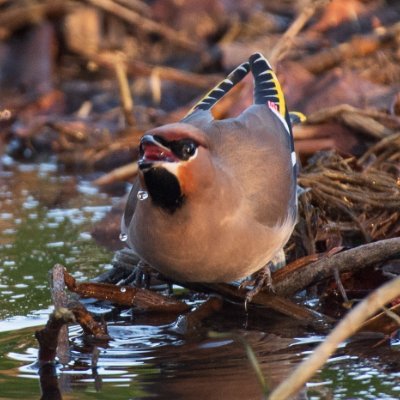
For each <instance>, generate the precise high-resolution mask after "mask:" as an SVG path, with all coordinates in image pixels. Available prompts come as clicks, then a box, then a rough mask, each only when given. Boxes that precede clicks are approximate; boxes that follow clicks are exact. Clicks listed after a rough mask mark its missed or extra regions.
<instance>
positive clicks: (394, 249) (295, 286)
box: [272, 238, 400, 296]
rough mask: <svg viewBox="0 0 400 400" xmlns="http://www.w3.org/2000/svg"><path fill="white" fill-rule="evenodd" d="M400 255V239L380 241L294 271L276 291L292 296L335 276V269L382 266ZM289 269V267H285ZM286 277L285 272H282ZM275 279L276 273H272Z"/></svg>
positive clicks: (341, 270) (278, 285) (279, 284)
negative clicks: (381, 264) (380, 264)
mask: <svg viewBox="0 0 400 400" xmlns="http://www.w3.org/2000/svg"><path fill="white" fill-rule="evenodd" d="M399 256H400V238H393V239H386V240H380V241H378V242H374V243H368V244H365V245H362V246H358V247H355V248H353V249H350V250H346V251H343V252H341V253H338V254H334V255H332V256H328V257H325V258H323V259H321V260H319V261H316V262H315V263H312V264H308V265H307V266H306V267H305V268H301V269H298V270H295V271H292V272H291V274H290V275H288V276H287V278H285V279H283V280H281V281H280V280H279V278H278V277H279V275H278V277H277V278H278V279H277V280H276V281H274V286H275V292H276V293H278V294H280V295H281V296H290V295H293V294H294V293H296V292H298V291H299V290H304V289H305V288H307V287H309V286H310V285H311V284H315V283H317V282H319V281H321V280H322V279H326V278H329V277H333V270H334V269H335V268H338V269H339V271H340V272H345V271H351V272H353V273H354V272H355V271H357V270H359V269H362V268H366V267H368V266H370V265H379V263H382V262H384V261H386V260H388V259H390V258H395V257H399ZM284 268H285V267H284ZM280 274H281V276H282V274H283V273H282V272H281V273H280ZM272 279H274V275H272Z"/></svg>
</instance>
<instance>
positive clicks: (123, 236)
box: [119, 232, 128, 242]
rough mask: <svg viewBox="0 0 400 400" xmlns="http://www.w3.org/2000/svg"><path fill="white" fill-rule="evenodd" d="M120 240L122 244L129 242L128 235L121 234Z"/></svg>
mask: <svg viewBox="0 0 400 400" xmlns="http://www.w3.org/2000/svg"><path fill="white" fill-rule="evenodd" d="M119 240H120V241H121V242H126V241H127V240H128V235H127V234H126V233H122V232H121V233H120V234H119Z"/></svg>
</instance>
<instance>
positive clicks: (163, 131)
mask: <svg viewBox="0 0 400 400" xmlns="http://www.w3.org/2000/svg"><path fill="white" fill-rule="evenodd" d="M138 164H139V178H140V181H141V184H142V186H143V188H144V189H145V190H147V191H148V193H149V195H150V197H151V200H152V202H153V203H154V204H155V205H157V206H159V207H161V208H162V209H164V210H166V211H168V212H171V213H173V212H174V211H176V210H177V209H179V208H180V207H181V206H182V205H183V204H184V202H185V201H186V200H187V198H188V197H194V196H198V195H199V193H200V192H201V190H202V189H203V188H204V187H206V186H207V184H208V183H209V182H210V181H211V180H212V179H213V166H212V162H211V158H210V151H209V141H208V139H207V137H206V135H205V134H204V132H203V131H201V130H200V129H198V128H196V127H195V126H193V125H190V124H187V123H176V124H169V125H164V126H162V127H159V128H155V129H153V130H151V131H149V132H147V133H146V134H145V135H144V136H143V137H142V139H141V141H140V153H139V160H138Z"/></svg>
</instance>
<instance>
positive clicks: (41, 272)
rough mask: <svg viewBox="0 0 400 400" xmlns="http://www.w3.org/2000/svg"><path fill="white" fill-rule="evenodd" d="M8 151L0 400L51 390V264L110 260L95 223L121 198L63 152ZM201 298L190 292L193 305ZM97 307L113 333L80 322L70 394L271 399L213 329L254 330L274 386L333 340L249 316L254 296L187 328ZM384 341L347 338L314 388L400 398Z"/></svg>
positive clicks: (97, 269)
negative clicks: (46, 344)
mask: <svg viewBox="0 0 400 400" xmlns="http://www.w3.org/2000/svg"><path fill="white" fill-rule="evenodd" d="M2 161H3V167H2V169H1V170H0V382H1V384H0V399H21V398H29V399H33V398H40V385H39V377H38V374H37V366H36V365H35V361H36V358H37V342H36V339H35V337H34V332H35V330H37V329H39V327H40V326H42V325H44V324H45V322H46V321H47V317H48V314H49V312H50V311H51V309H52V308H51V301H50V290H49V285H48V271H49V270H50V268H51V267H52V266H53V265H54V264H55V263H62V264H64V265H66V266H67V268H68V270H69V271H70V272H71V273H72V274H73V275H74V277H75V278H77V279H78V280H87V279H89V278H91V277H93V276H96V275H98V274H100V273H101V272H103V271H105V270H106V269H107V268H110V265H109V262H110V260H111V257H112V254H111V253H110V252H108V251H106V250H104V249H103V248H102V247H100V246H98V245H97V244H96V243H95V242H94V241H93V240H92V239H91V236H90V230H91V228H92V227H93V225H94V224H95V223H96V222H97V221H99V220H100V219H101V218H102V217H103V216H104V214H105V213H106V212H107V210H109V208H110V207H111V205H112V204H113V203H114V202H115V201H117V199H113V198H110V197H108V196H106V195H105V194H101V193H99V192H98V191H97V190H96V188H94V187H93V186H92V185H91V184H90V183H89V181H88V180H85V179H82V178H79V179H78V178H76V177H74V176H69V175H65V174H59V173H58V172H57V168H56V166H55V164H54V163H52V162H49V163H43V164H39V165H30V164H23V165H22V164H17V163H14V162H12V161H11V160H10V159H8V158H6V157H5V158H3V160H2ZM124 289H125V288H123V287H122V288H121V291H123V290H124ZM182 294H183V295H185V292H183V293H182ZM186 296H188V294H186ZM201 301H202V298H201V297H199V298H197V297H196V298H191V302H192V304H194V305H196V304H200V303H201ZM86 306H87V308H88V309H89V310H90V311H92V312H95V313H96V314H97V315H101V316H102V317H103V318H105V319H106V320H108V321H109V322H108V327H109V335H110V337H111V339H110V340H108V341H105V340H104V341H97V342H90V341H88V340H87V339H86V338H85V337H84V336H83V334H82V330H81V328H80V327H79V326H76V325H72V326H70V328H69V335H70V354H69V361H68V362H67V363H66V364H65V365H57V376H58V380H56V383H57V384H58V387H59V389H60V390H61V393H62V395H63V398H64V399H83V400H85V399H113V400H116V399H147V398H157V399H185V400H186V399H189V400H190V399H207V400H213V399H215V400H217V399H218V400H220V399H260V398H261V397H262V391H261V387H260V385H259V382H258V381H257V379H256V376H255V373H254V371H253V370H252V367H251V365H250V363H249V361H248V359H247V356H246V353H245V350H244V348H243V345H242V344H241V343H239V342H237V341H236V340H234V338H229V337H228V338H224V339H217V338H213V339H211V338H209V337H208V332H209V331H218V332H233V333H235V334H238V335H240V336H242V337H244V338H245V340H246V341H247V343H249V344H250V345H251V347H252V348H253V350H254V352H255V354H256V356H257V358H258V360H259V362H260V365H261V369H262V371H263V374H264V376H265V377H266V380H267V382H269V383H270V385H272V386H274V385H276V384H277V383H278V382H279V381H281V380H282V379H283V378H284V377H285V376H287V374H288V372H289V371H290V370H291V369H292V368H293V366H295V365H296V364H297V363H298V362H299V361H300V360H302V359H303V358H304V357H306V356H307V355H308V354H309V353H310V351H311V350H312V349H313V348H314V346H315V345H316V344H318V343H319V342H320V341H322V340H324V336H323V335H321V334H319V335H316V333H315V332H313V331H312V330H310V328H308V327H307V326H304V325H303V324H301V323H299V322H296V321H292V320H289V319H287V318H282V317H280V316H277V315H273V314H270V312H269V311H268V310H264V309H259V310H254V309H253V310H251V311H250V313H249V314H246V312H245V310H244V307H243V305H225V306H224V308H223V310H221V312H219V313H216V314H215V315H213V316H211V317H210V318H208V319H207V320H205V321H203V322H202V324H200V325H199V326H194V327H191V328H190V326H189V329H188V330H184V329H183V330H182V329H181V328H180V327H181V326H182V324H181V320H180V319H179V318H178V316H177V315H171V314H149V313H139V312H134V311H132V310H130V309H127V310H124V311H123V312H120V313H118V314H117V313H116V312H115V309H114V307H113V306H112V305H111V304H107V303H101V304H97V303H94V302H91V301H90V300H88V301H87V303H86ZM266 315H268V318H266ZM183 326H185V325H184V324H183ZM375 343H376V340H361V339H360V340H353V341H351V342H350V343H348V344H346V345H344V346H342V347H341V348H340V349H339V350H338V353H337V354H335V356H334V357H332V358H331V360H330V362H329V363H328V364H327V365H326V366H325V367H324V368H323V370H322V371H321V373H320V374H318V375H317V376H316V377H314V378H313V379H312V380H311V381H310V382H309V384H308V385H307V389H306V391H307V396H308V398H309V399H325V398H329V397H330V398H334V399H348V398H357V399H358V398H360V399H375V398H382V399H391V398H392V399H395V398H400V363H399V362H398V359H400V358H399V357H398V350H396V348H398V347H399V346H398V345H397V346H393V347H390V346H388V345H385V346H382V347H380V348H375V349H374V348H373V345H374V344H375ZM93 354H98V362H97V368H92V366H93V363H92V359H93ZM45 398H46V397H45ZM47 398H50V397H47Z"/></svg>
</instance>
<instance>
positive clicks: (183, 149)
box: [171, 139, 197, 161]
mask: <svg viewBox="0 0 400 400" xmlns="http://www.w3.org/2000/svg"><path fill="white" fill-rule="evenodd" d="M171 149H172V151H173V152H174V154H175V155H176V156H177V157H179V158H180V159H181V160H184V161H187V160H189V158H190V157H192V156H193V155H194V154H195V153H196V149H197V143H196V142H194V141H193V140H190V139H181V140H178V141H176V142H173V143H171Z"/></svg>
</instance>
